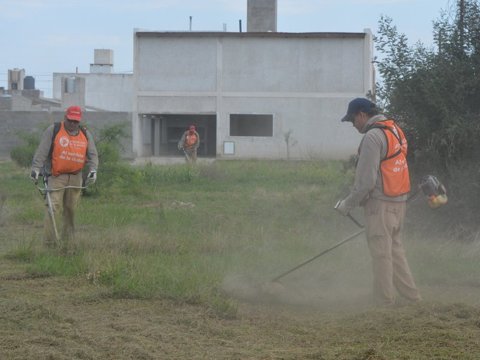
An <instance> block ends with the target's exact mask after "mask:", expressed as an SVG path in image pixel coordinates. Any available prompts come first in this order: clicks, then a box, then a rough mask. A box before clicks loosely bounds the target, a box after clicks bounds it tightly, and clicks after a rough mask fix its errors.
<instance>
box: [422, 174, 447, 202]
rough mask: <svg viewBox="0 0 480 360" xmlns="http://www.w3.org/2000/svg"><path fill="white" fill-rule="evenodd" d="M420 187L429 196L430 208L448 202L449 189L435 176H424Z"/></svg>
mask: <svg viewBox="0 0 480 360" xmlns="http://www.w3.org/2000/svg"><path fill="white" fill-rule="evenodd" d="M420 188H421V189H422V191H423V193H424V194H425V196H427V198H428V206H430V208H432V209H436V208H439V207H440V206H443V205H445V204H446V203H447V202H448V198H447V190H446V189H445V186H443V184H442V183H441V182H440V181H439V180H438V179H437V178H436V177H435V176H433V175H426V176H424V177H423V178H422V183H421V184H420Z"/></svg>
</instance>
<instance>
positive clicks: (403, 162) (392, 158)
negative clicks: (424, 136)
mask: <svg viewBox="0 0 480 360" xmlns="http://www.w3.org/2000/svg"><path fill="white" fill-rule="evenodd" d="M374 128H378V129H382V131H383V133H384V134H385V137H386V139H387V155H386V156H385V158H384V159H383V160H381V162H380V173H381V175H382V185H383V193H384V194H385V195H387V196H400V195H404V194H407V193H408V192H409V191H410V175H409V172H408V164H407V147H408V145H407V139H406V138H405V135H404V133H403V131H402V129H400V127H399V126H398V125H397V124H395V122H394V121H393V120H386V121H379V122H377V123H375V124H374V125H373V126H372V127H371V128H370V129H374ZM370 129H369V130H370Z"/></svg>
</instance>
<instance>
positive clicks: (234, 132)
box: [230, 114, 273, 136]
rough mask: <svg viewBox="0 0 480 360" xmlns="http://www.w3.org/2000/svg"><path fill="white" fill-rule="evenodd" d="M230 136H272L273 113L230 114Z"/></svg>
mask: <svg viewBox="0 0 480 360" xmlns="http://www.w3.org/2000/svg"><path fill="white" fill-rule="evenodd" d="M230 136H273V115H251V114H248V115H246V114H230Z"/></svg>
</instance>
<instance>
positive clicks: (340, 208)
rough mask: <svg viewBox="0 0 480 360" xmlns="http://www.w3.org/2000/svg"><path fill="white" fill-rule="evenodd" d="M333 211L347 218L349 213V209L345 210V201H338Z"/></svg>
mask: <svg viewBox="0 0 480 360" xmlns="http://www.w3.org/2000/svg"><path fill="white" fill-rule="evenodd" d="M335 210H337V211H338V212H339V213H340V214H342V215H343V216H347V215H348V214H349V213H350V209H348V208H347V204H346V203H345V200H339V201H338V202H337V204H336V205H335Z"/></svg>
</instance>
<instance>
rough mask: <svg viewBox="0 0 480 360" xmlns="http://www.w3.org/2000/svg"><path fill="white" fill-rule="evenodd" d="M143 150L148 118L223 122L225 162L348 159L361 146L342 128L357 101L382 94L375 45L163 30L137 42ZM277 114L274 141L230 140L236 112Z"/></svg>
mask: <svg viewBox="0 0 480 360" xmlns="http://www.w3.org/2000/svg"><path fill="white" fill-rule="evenodd" d="M134 48H135V50H134V74H135V75H134V104H133V106H134V111H133V136H134V143H133V147H134V151H137V154H138V155H139V156H142V155H143V154H142V152H143V150H142V146H141V144H142V132H141V131H140V129H141V124H140V123H139V120H138V114H143V113H182V114H198V113H210V114H212V113H213V114H216V115H217V156H219V157H221V156H222V151H223V142H224V141H234V142H235V150H236V154H235V157H237V158H284V157H285V154H286V143H285V137H284V135H285V133H286V132H288V131H290V130H291V131H292V135H291V136H292V138H293V139H294V140H295V141H296V142H297V144H296V145H295V146H293V147H291V156H292V157H295V158H309V157H312V156H315V157H322V158H346V157H348V156H349V155H351V154H352V153H355V152H356V148H357V146H358V142H359V139H360V136H359V134H357V132H356V130H355V129H353V128H351V124H345V123H343V124H342V123H340V118H341V117H342V116H343V115H344V113H345V111H346V107H347V104H348V102H349V101H350V100H351V99H352V98H353V97H357V96H364V95H365V94H366V93H367V92H368V91H369V90H372V84H373V71H372V66H371V62H372V51H373V50H372V39H371V34H370V33H369V32H366V33H355V34H340V33H335V34H330V33H318V34H293V33H288V34H283V33H264V34H252V33H250V34H249V33H156V32H136V33H135V35H134ZM239 113H243V114H273V117H274V129H273V136H272V137H230V136H229V115H230V114H239Z"/></svg>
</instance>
